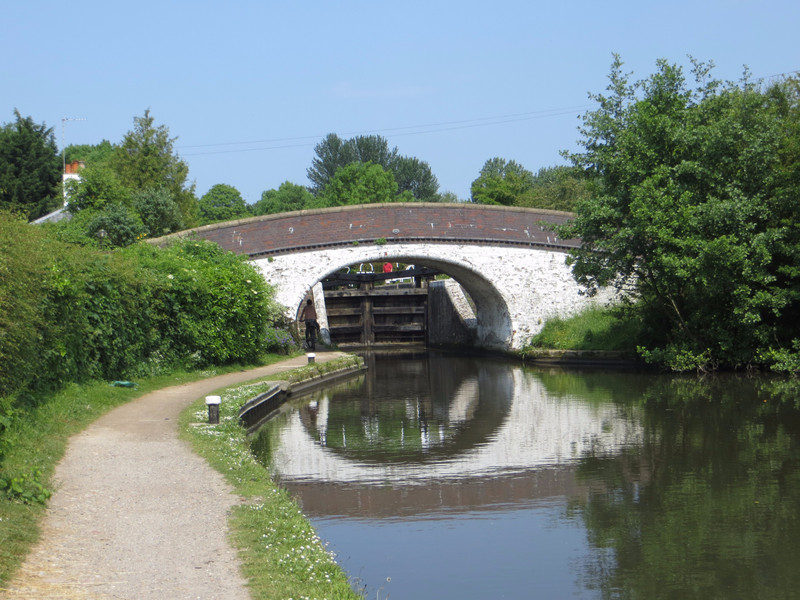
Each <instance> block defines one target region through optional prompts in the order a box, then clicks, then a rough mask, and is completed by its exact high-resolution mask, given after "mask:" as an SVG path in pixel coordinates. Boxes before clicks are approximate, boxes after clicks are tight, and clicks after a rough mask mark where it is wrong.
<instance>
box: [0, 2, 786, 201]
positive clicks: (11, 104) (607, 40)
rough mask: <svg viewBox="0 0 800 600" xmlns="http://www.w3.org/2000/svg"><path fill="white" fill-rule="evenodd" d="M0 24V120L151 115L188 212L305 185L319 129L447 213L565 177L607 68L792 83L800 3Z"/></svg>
mask: <svg viewBox="0 0 800 600" xmlns="http://www.w3.org/2000/svg"><path fill="white" fill-rule="evenodd" d="M0 23H2V32H3V33H2V35H0V54H1V55H2V56H3V61H2V65H0V123H7V122H11V121H13V120H14V114H13V111H14V109H15V108H17V109H19V111H20V112H21V113H22V115H23V116H31V117H32V118H33V119H34V121H36V122H37V123H42V122H44V123H46V124H47V125H48V126H49V127H53V129H54V132H55V134H56V139H57V141H58V143H59V146H61V143H62V119H63V118H64V117H72V118H83V119H85V121H68V122H66V126H65V127H64V130H65V133H66V143H67V144H96V143H99V142H100V141H102V140H103V139H107V140H109V141H111V142H114V143H118V142H120V141H121V140H122V137H123V135H124V134H125V133H126V132H127V131H129V130H130V129H132V127H133V118H134V117H135V116H141V115H142V114H143V113H144V111H145V109H148V108H149V109H150V111H151V114H152V116H153V117H154V118H155V121H156V124H158V125H166V126H167V127H168V128H169V130H170V134H171V135H172V136H173V137H177V138H178V139H177V142H176V149H177V152H178V154H180V156H181V157H182V158H183V159H184V160H185V161H186V162H187V163H188V164H189V168H190V172H189V178H190V180H192V181H195V182H196V184H197V194H198V196H201V195H202V194H204V193H205V192H206V191H208V189H209V188H210V187H211V186H213V185H214V184H217V183H225V184H228V185H232V186H234V187H236V188H237V189H238V190H239V191H240V192H241V193H242V195H243V196H244V198H245V200H246V201H248V202H255V201H257V200H258V199H259V198H260V197H261V193H262V192H263V191H264V190H267V189H272V188H277V187H278V186H279V185H280V184H281V183H282V182H284V181H287V180H288V181H291V182H293V183H297V184H301V185H307V184H308V180H307V178H306V169H307V168H308V167H309V166H310V164H311V160H312V158H313V157H314V146H315V145H316V144H317V143H318V142H319V141H320V140H322V138H323V137H324V136H325V135H326V134H328V133H337V134H338V135H339V136H340V137H342V138H349V137H352V136H354V135H360V134H365V135H369V134H378V135H382V136H384V137H385V138H387V139H388V141H389V144H390V146H396V147H397V148H398V150H399V152H400V154H402V155H406V156H414V157H417V158H419V159H420V160H424V161H426V162H428V164H429V165H430V166H431V169H432V170H433V173H434V174H435V175H436V176H437V178H438V180H439V184H440V191H451V192H454V193H456V194H457V195H458V196H459V197H461V198H467V197H468V196H469V188H470V184H471V182H472V181H473V180H474V179H475V178H476V177H477V175H478V173H479V171H480V169H481V167H482V166H483V164H484V163H485V162H486V160H488V159H490V158H492V157H495V156H498V157H502V158H505V159H508V160H512V159H513V160H515V161H517V162H518V163H521V164H522V165H523V166H524V167H526V168H527V169H529V170H531V171H536V170H538V169H539V168H541V167H546V166H552V165H556V164H562V162H563V161H562V159H561V158H560V156H559V151H560V150H564V149H568V150H575V149H577V145H576V141H577V140H578V138H579V134H578V132H577V126H578V124H579V120H578V118H577V117H578V115H580V114H582V113H583V112H585V110H587V109H589V108H593V105H592V103H591V102H590V101H589V100H588V97H587V94H588V93H589V92H601V91H603V90H604V89H605V86H606V84H607V75H608V72H609V66H610V64H611V61H612V53H614V52H617V53H619V54H620V55H621V56H622V59H623V61H624V62H625V67H626V71H633V72H634V78H635V79H638V78H644V77H646V76H647V75H648V74H650V73H652V72H653V70H654V66H655V62H656V60H657V59H659V58H665V59H667V60H669V61H671V62H677V63H680V64H686V62H687V60H686V56H687V55H692V56H694V57H695V58H697V59H700V60H713V61H714V63H715V64H716V65H717V68H716V69H715V74H716V75H717V77H719V78H721V79H733V80H738V79H739V77H740V75H741V74H742V71H743V67H744V65H747V66H748V67H749V68H750V70H751V72H752V73H753V75H754V76H755V77H759V78H767V79H769V78H771V77H773V76H776V75H779V74H782V73H790V72H794V71H797V70H798V69H800V44H798V29H799V27H800V2H797V0H762V1H760V2H755V1H739V0H727V1H721V0H718V1H707V0H693V1H686V0H679V1H677V2H658V3H656V2H645V1H642V0H637V1H635V2H634V1H626V0H625V1H624V0H609V1H608V2H604V3H598V2H587V1H583V0H573V1H572V2H554V1H553V2H547V3H544V2H536V1H531V0H519V1H504V0H496V1H495V2H475V1H473V0H460V1H441V2H440V1H437V0H428V1H426V2H418V1H416V0H406V1H404V2H391V3H389V2H380V1H379V0H369V1H361V0H342V1H339V2H308V1H306V2H303V1H297V2H290V1H287V0H283V1H281V2H272V1H249V0H248V1H237V0H229V1H228V2H224V3H223V2H206V1H203V0H193V1H188V0H187V1H173V0H161V1H160V2H153V1H151V0H140V1H138V2H125V3H122V2H114V1H108V0H105V1H102V2H101V1H97V0H86V1H79V2H65V1H64V0H59V1H58V2H55V1H49V0H46V1H45V0H29V1H27V2H11V1H10V0H6V1H5V2H3V6H2V11H1V12H0Z"/></svg>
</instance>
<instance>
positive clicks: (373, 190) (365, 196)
mask: <svg viewBox="0 0 800 600" xmlns="http://www.w3.org/2000/svg"><path fill="white" fill-rule="evenodd" d="M404 199H406V197H405V196H401V197H398V195H397V182H396V181H395V180H394V177H393V176H392V174H391V173H389V172H388V171H386V170H385V169H384V168H383V167H381V166H380V165H375V164H372V163H358V162H356V163H351V164H349V165H347V166H346V167H344V168H342V169H339V170H338V171H337V172H336V175H334V177H333V179H332V180H331V182H330V183H329V184H328V185H327V186H325V189H324V190H323V192H322V194H320V195H319V196H318V198H317V199H316V202H315V204H316V206H315V207H319V208H324V207H329V206H344V205H346V204H371V203H377V202H396V201H398V200H404Z"/></svg>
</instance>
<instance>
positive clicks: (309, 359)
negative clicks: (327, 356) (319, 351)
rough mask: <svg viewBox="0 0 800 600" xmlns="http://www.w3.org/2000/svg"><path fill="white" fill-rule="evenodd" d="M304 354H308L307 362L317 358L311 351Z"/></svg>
mask: <svg viewBox="0 0 800 600" xmlns="http://www.w3.org/2000/svg"><path fill="white" fill-rule="evenodd" d="M306 356H308V364H311V363H313V362H314V361H315V360H316V359H317V355H316V354H314V353H313V352H309V353H308V354H307V355H306Z"/></svg>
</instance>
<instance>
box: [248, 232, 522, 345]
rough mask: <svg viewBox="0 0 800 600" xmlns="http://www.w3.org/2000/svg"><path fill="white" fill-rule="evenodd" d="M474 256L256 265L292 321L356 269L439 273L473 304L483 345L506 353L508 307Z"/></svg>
mask: <svg viewBox="0 0 800 600" xmlns="http://www.w3.org/2000/svg"><path fill="white" fill-rule="evenodd" d="M476 249H477V250H478V251H479V252H484V253H485V252H486V251H487V249H488V248H487V247H483V246H482V247H476ZM457 254H460V256H458V255H457ZM470 254H471V253H470V252H464V249H463V248H461V249H460V250H459V252H458V253H454V252H453V251H452V249H447V248H445V247H442V246H437V245H432V246H425V245H413V244H404V245H400V246H375V245H372V246H358V247H352V248H344V249H338V250H336V249H328V250H324V251H310V252H306V253H303V254H302V255H289V256H276V257H270V258H268V259H256V260H254V261H253V262H254V263H255V265H256V266H257V267H258V268H259V270H261V272H262V273H263V274H264V276H265V278H266V279H267V281H272V282H275V285H276V300H277V301H278V302H280V303H281V304H283V305H284V306H287V307H288V308H289V313H290V315H291V316H292V317H294V316H295V315H296V314H297V310H298V309H299V307H300V306H301V304H302V303H303V301H304V299H305V298H306V295H307V294H308V293H309V291H311V290H312V289H313V287H314V286H315V284H317V283H319V282H320V281H322V280H323V279H325V278H327V277H330V276H332V275H334V274H336V273H337V272H340V271H341V270H342V269H343V268H345V267H348V266H350V265H353V264H359V263H367V262H403V263H410V264H414V265H418V266H427V267H431V268H434V269H437V270H440V271H442V272H443V273H446V274H447V275H449V276H450V277H452V278H453V279H454V280H455V281H456V282H458V283H459V284H460V285H461V287H462V288H463V289H464V290H465V291H466V293H467V294H469V296H470V297H471V298H472V300H473V302H474V305H475V317H476V330H475V335H476V341H477V343H478V345H479V346H481V347H487V348H507V347H508V345H509V343H510V341H511V338H512V336H513V331H514V328H513V323H512V317H511V313H510V311H509V307H508V303H507V301H506V298H505V296H504V294H503V293H502V292H501V291H500V290H499V289H498V288H497V286H496V285H495V283H494V282H493V281H492V279H490V278H488V277H487V276H486V275H485V274H484V273H483V272H481V270H479V269H477V268H476V267H475V265H474V264H470V262H469V255H470ZM298 259H299V260H298ZM317 300H319V299H317Z"/></svg>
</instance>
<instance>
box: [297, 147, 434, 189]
mask: <svg viewBox="0 0 800 600" xmlns="http://www.w3.org/2000/svg"><path fill="white" fill-rule="evenodd" d="M314 152H315V153H316V155H317V156H316V157H315V158H314V159H313V160H312V162H311V167H310V168H309V169H308V170H307V174H308V179H309V180H310V181H311V188H310V189H311V192H312V193H313V194H314V195H315V196H317V195H319V194H321V193H322V191H323V190H324V189H325V187H326V186H327V185H328V184H329V183H330V182H331V180H332V179H333V177H334V176H335V175H336V173H337V172H338V171H339V169H341V168H343V167H346V166H347V165H350V164H352V163H373V164H376V165H380V166H381V167H383V169H384V170H386V171H389V172H391V173H392V175H393V176H394V179H395V182H396V183H397V184H398V186H399V190H400V192H401V193H402V192H405V191H408V192H411V194H410V196H407V197H408V199H409V200H423V201H434V200H435V199H436V194H437V191H438V189H439V182H438V181H437V180H436V177H434V176H433V173H432V172H431V169H430V166H429V165H428V163H426V162H423V161H420V160H418V159H416V158H409V157H405V156H400V155H399V154H398V151H397V148H396V147H395V148H391V149H390V148H389V143H388V141H387V140H386V138H383V137H381V136H379V135H369V136H357V137H354V138H351V139H349V140H346V141H343V140H341V139H340V138H339V136H338V135H336V134H335V133H331V134H328V135H327V136H326V137H325V139H324V140H322V142H320V143H319V144H317V146H316V148H314Z"/></svg>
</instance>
